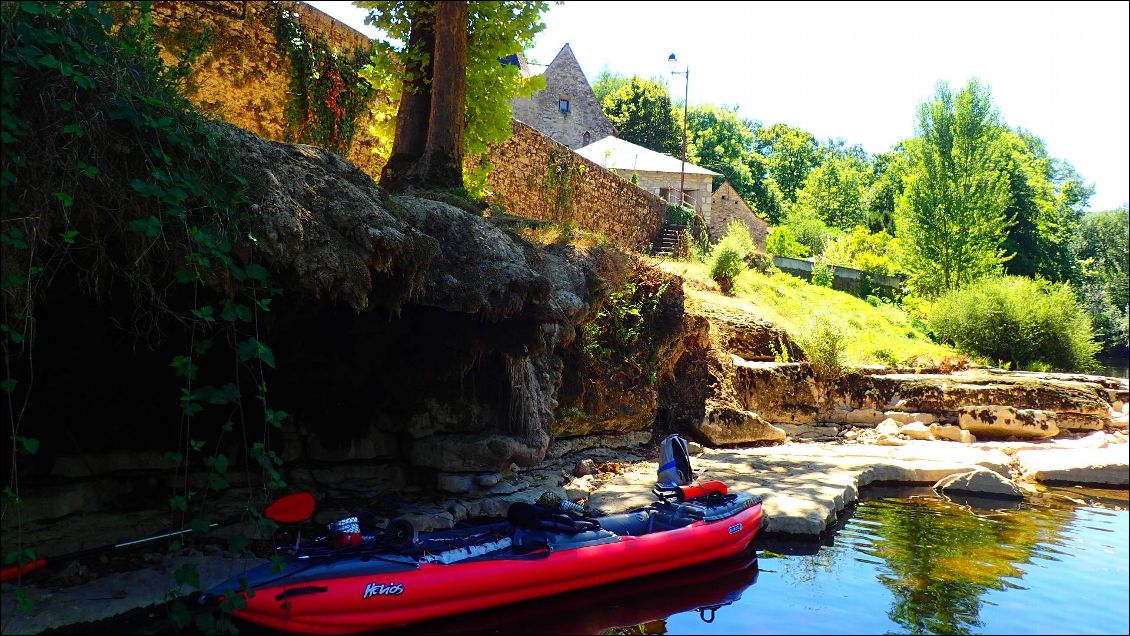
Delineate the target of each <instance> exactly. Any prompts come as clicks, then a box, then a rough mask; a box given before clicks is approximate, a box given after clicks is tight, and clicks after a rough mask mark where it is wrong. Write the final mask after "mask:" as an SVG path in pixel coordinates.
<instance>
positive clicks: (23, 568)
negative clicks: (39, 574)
mask: <svg viewBox="0 0 1130 636" xmlns="http://www.w3.org/2000/svg"><path fill="white" fill-rule="evenodd" d="M45 565H47V559H38V560H36V561H32V562H31V563H25V564H23V565H5V566H4V568H3V570H0V581H11V580H12V579H14V578H16V577H18V576H20V575H21V574H27V573H28V572H31V571H34V570H38V569H39V568H41V567H43V566H45Z"/></svg>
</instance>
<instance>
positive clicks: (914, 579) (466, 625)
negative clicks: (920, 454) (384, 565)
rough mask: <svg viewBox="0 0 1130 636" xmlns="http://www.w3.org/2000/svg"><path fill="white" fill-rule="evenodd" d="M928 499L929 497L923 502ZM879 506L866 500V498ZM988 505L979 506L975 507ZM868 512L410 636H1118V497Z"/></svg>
mask: <svg viewBox="0 0 1130 636" xmlns="http://www.w3.org/2000/svg"><path fill="white" fill-rule="evenodd" d="M919 492H925V491H919ZM872 496H874V494H873V495H872ZM974 503H976V504H977V505H983V503H984V502H974ZM977 505H970V502H957V503H955V502H951V501H948V500H946V499H943V498H939V497H938V496H936V495H923V496H911V497H906V496H905V495H904V496H900V497H879V498H873V499H871V500H868V501H864V502H862V503H860V504H859V505H858V506H856V507H855V509H854V511H852V512H851V513H850V516H849V517H848V518H847V519H846V520H845V521H842V522H841V524H840V528H839V530H838V531H837V532H836V533H835V534H834V535H833V536H832V537H831V538H830V539H828V540H825V542H824V545H818V546H816V545H805V544H790V543H788V542H787V541H782V540H780V539H778V538H773V537H766V538H762V539H760V540H759V541H758V542H757V543H756V544H755V548H758V549H757V550H756V552H751V553H750V554H747V555H744V556H743V557H742V558H739V559H731V560H728V561H725V562H720V563H715V564H710V565H708V566H700V567H697V568H691V569H686V570H680V571H676V572H673V573H667V574H663V575H658V576H653V577H648V578H645V579H637V580H634V581H632V582H629V583H621V584H618V585H613V586H606V587H604V588H600V589H597V590H588V591H585V592H578V593H573V594H566V595H561V596H558V597H554V598H552V599H543V600H541V601H536V602H529V603H523V604H520V605H516V606H511V607H508V608H500V609H496V610H491V611H484V612H479V613H476V614H470V615H465V616H462V617H458V618H455V619H448V620H444V621H437V622H434V623H429V624H427V625H421V626H419V629H412V630H408V631H410V632H412V633H497V634H529V633H533V634H665V633H666V634H757V633H769V634H886V633H902V634H906V633H910V634H929V633H947V634H981V633H1011V634H1073V633H1085V634H1104V633H1109V634H1126V633H1128V631H1130V619H1128V614H1127V608H1128V607H1130V593H1128V587H1130V584H1128V582H1127V579H1128V574H1130V573H1128V562H1130V553H1128V545H1130V524H1128V522H1130V512H1128V507H1127V493H1126V491H1097V490H1082V489H1057V490H1052V491H1049V493H1048V494H1047V495H1045V496H1044V497H1041V498H1040V499H1039V500H1038V501H1037V502H1035V503H1033V502H1025V503H1021V504H1016V505H1013V506H1011V507H1009V506H1007V505H1003V504H992V505H996V506H997V507H998V508H999V509H995V510H994V509H989V508H983V507H977Z"/></svg>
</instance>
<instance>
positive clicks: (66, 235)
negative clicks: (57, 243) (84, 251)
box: [59, 230, 78, 245]
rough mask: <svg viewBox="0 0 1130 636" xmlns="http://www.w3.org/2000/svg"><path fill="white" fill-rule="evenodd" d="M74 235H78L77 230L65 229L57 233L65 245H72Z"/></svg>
mask: <svg viewBox="0 0 1130 636" xmlns="http://www.w3.org/2000/svg"><path fill="white" fill-rule="evenodd" d="M76 236H78V230H67V231H66V232H63V233H62V234H60V235H59V237H60V238H62V239H63V242H64V243H66V244H67V245H74V244H75V237H76Z"/></svg>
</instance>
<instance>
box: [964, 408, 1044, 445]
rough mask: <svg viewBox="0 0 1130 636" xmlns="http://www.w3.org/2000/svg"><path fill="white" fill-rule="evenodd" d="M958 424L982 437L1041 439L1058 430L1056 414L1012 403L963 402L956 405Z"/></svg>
mask: <svg viewBox="0 0 1130 636" xmlns="http://www.w3.org/2000/svg"><path fill="white" fill-rule="evenodd" d="M958 424H959V425H960V426H961V428H962V429H964V430H967V431H969V432H971V433H974V434H976V435H978V436H981V437H1025V438H1029V439H1044V438H1048V437H1055V436H1056V435H1058V434H1059V427H1058V426H1057V425H1056V414H1055V413H1052V412H1050V411H1041V410H1038V409H1016V408H1013V407H1011V406H997V405H985V406H966V407H962V408H960V409H958Z"/></svg>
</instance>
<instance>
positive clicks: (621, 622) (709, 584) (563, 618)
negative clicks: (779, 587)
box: [412, 550, 758, 634]
mask: <svg viewBox="0 0 1130 636" xmlns="http://www.w3.org/2000/svg"><path fill="white" fill-rule="evenodd" d="M757 575H758V568H757V553H756V552H755V551H753V550H747V551H745V552H743V553H742V554H739V555H736V556H734V557H732V558H728V559H724V560H720V561H714V562H712V563H709V564H705V565H700V566H694V567H690V568H683V569H680V570H673V571H671V572H665V573H662V574H658V575H653V576H647V577H640V578H637V579H633V580H630V581H625V582H621V583H615V584H611V585H604V586H600V587H596V588H590V589H587V590H578V591H576V592H571V593H567V594H559V595H556V596H552V597H547V598H543V599H538V600H534V601H527V602H525V603H518V604H515V605H509V606H507V607H504V608H496V609H491V610H484V611H481V612H474V613H469V614H463V615H461V616H458V617H453V618H450V619H443V620H438V621H431V622H428V623H421V624H420V625H418V626H417V627H415V628H413V630H412V631H413V632H416V633H423V634H450V633H470V634H482V633H490V634H530V633H537V634H666V633H667V621H666V619H667V618H668V617H669V616H671V615H673V614H677V613H695V614H696V615H697V617H698V619H699V621H701V624H702V631H707V630H709V626H710V624H711V623H713V622H714V621H715V619H716V618H717V617H718V616H719V615H720V614H722V613H724V612H727V611H731V610H730V609H729V607H728V606H730V605H732V604H733V603H735V602H737V601H739V600H740V599H741V597H742V592H743V591H745V590H746V589H747V588H749V587H750V586H751V585H753V584H754V583H755V582H756V581H757Z"/></svg>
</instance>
